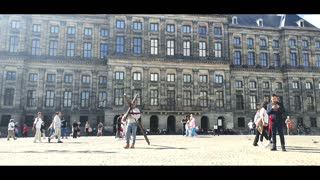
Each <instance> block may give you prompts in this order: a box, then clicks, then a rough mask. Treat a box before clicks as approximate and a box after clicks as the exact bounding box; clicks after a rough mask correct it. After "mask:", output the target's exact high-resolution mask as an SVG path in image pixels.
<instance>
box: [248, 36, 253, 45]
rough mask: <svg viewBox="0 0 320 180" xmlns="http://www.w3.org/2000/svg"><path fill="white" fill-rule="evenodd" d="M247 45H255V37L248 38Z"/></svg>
mask: <svg viewBox="0 0 320 180" xmlns="http://www.w3.org/2000/svg"><path fill="white" fill-rule="evenodd" d="M247 46H253V39H252V38H248V39H247Z"/></svg>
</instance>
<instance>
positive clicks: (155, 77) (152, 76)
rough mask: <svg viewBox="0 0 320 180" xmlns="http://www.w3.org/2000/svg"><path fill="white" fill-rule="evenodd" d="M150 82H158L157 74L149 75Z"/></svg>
mask: <svg viewBox="0 0 320 180" xmlns="http://www.w3.org/2000/svg"><path fill="white" fill-rule="evenodd" d="M150 80H151V81H158V80H159V74H158V73H151V74H150Z"/></svg>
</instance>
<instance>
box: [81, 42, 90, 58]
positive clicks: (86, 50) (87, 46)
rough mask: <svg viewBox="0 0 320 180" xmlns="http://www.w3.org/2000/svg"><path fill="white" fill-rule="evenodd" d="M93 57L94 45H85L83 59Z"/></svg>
mask: <svg viewBox="0 0 320 180" xmlns="http://www.w3.org/2000/svg"><path fill="white" fill-rule="evenodd" d="M91 56H92V45H91V43H83V57H85V58H91Z"/></svg>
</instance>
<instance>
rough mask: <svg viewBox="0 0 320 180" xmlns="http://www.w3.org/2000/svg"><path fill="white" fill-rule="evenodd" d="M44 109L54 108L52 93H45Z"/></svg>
mask: <svg viewBox="0 0 320 180" xmlns="http://www.w3.org/2000/svg"><path fill="white" fill-rule="evenodd" d="M45 106H46V107H53V106H54V91H51V90H49V91H46V100H45Z"/></svg>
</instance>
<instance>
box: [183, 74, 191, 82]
mask: <svg viewBox="0 0 320 180" xmlns="http://www.w3.org/2000/svg"><path fill="white" fill-rule="evenodd" d="M183 82H184V83H190V82H191V75H190V74H184V75H183Z"/></svg>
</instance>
